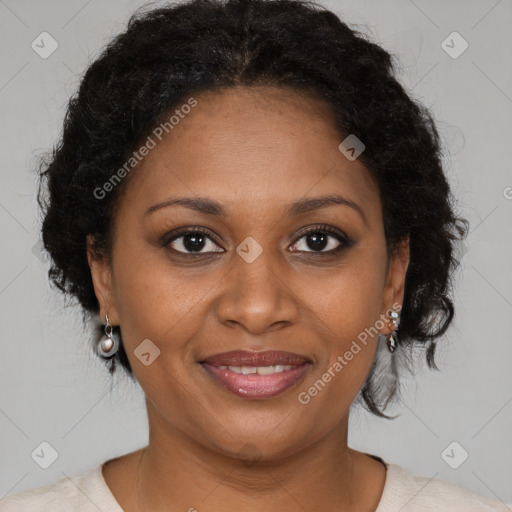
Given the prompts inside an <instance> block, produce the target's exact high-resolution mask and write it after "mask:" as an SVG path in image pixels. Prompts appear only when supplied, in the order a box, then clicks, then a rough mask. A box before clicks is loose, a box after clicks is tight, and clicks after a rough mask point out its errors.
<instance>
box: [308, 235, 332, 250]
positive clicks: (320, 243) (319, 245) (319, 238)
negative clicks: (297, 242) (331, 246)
mask: <svg viewBox="0 0 512 512" xmlns="http://www.w3.org/2000/svg"><path fill="white" fill-rule="evenodd" d="M307 238H308V240H313V243H312V244H310V243H309V241H308V246H309V248H310V249H313V250H315V251H321V250H322V249H325V247H326V245H327V236H326V235H325V234H321V233H320V234H319V233H313V234H310V235H308V237H307Z"/></svg>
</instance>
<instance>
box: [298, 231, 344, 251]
mask: <svg viewBox="0 0 512 512" xmlns="http://www.w3.org/2000/svg"><path fill="white" fill-rule="evenodd" d="M302 239H305V241H304V242H300V241H301V240H302ZM351 245H352V243H351V241H350V240H349V238H348V237H347V236H346V235H344V234H343V233H341V232H338V231H336V230H334V229H332V228H330V227H328V226H326V227H322V226H319V227H314V228H310V229H308V230H307V231H305V232H303V233H302V234H301V236H300V237H299V238H298V239H297V241H296V242H295V243H294V244H293V246H292V248H293V250H296V251H301V252H312V253H315V252H319V253H335V252H338V251H340V250H342V249H344V248H346V247H349V246H351Z"/></svg>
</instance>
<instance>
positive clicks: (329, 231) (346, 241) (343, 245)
mask: <svg viewBox="0 0 512 512" xmlns="http://www.w3.org/2000/svg"><path fill="white" fill-rule="evenodd" d="M312 233H315V234H316V233H322V234H325V235H329V236H332V237H333V238H336V240H338V242H340V245H339V246H338V247H336V248H335V249H331V250H329V251H294V252H302V253H305V254H315V255H321V256H332V255H336V254H338V253H340V252H341V251H342V250H344V249H348V248H350V247H352V245H353V241H352V240H351V239H350V238H348V237H347V236H346V235H345V234H344V233H342V232H340V231H337V230H335V229H333V228H331V227H330V226H327V225H318V226H313V227H310V228H308V229H306V230H304V231H303V232H301V233H300V234H299V235H298V237H297V238H296V239H295V241H294V242H293V244H292V246H295V245H296V244H297V243H298V242H299V241H300V240H301V239H302V238H304V237H306V236H307V235H310V234H312ZM194 234H201V235H205V236H206V237H207V238H209V239H210V240H211V241H212V242H214V243H216V244H217V242H216V240H215V237H213V236H212V234H211V233H210V232H209V231H208V230H207V229H205V228H201V227H192V228H187V229H185V230H183V231H180V232H179V233H176V234H174V235H173V236H172V237H171V238H169V239H166V240H164V241H163V243H162V246H163V247H168V246H169V245H170V244H171V243H172V242H174V241H175V240H178V239H179V238H182V237H184V236H187V235H194ZM217 245H218V244H217ZM171 250H172V251H173V252H175V253H177V254H179V255H186V256H192V257H199V256H204V255H206V254H216V253H218V252H221V251H213V252H204V253H201V252H197V253H193V252H183V251H177V250H175V249H172V248H171Z"/></svg>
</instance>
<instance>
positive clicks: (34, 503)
mask: <svg viewBox="0 0 512 512" xmlns="http://www.w3.org/2000/svg"><path fill="white" fill-rule="evenodd" d="M102 465H103V463H101V464H98V465H97V466H95V467H93V468H91V469H89V470H88V471H86V472H83V473H81V474H79V475H77V476H72V477H69V478H68V477H65V478H62V479H61V480H59V481H57V482H55V483H53V484H49V485H44V486H40V487H36V488H34V489H30V490H27V491H23V492H19V493H16V494H11V495H9V496H6V497H4V498H2V499H0V512H28V511H31V512H69V511H70V510H73V511H74V512H98V510H101V511H102V512H123V511H122V509H121V507H120V506H119V504H118V503H117V502H116V501H115V498H114V496H113V495H112V493H111V492H110V489H109V488H108V486H107V484H106V483H105V480H104V479H103V476H102V472H101V468H102Z"/></svg>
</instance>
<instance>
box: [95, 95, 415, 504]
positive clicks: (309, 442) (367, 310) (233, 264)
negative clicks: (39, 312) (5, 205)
mask: <svg viewBox="0 0 512 512" xmlns="http://www.w3.org/2000/svg"><path fill="white" fill-rule="evenodd" d="M196 99H197V101H198V105H197V106H196V107H195V108H194V109H192V112H191V113H190V114H188V115H187V116H186V117H185V118H184V119H183V120H181V122H180V124H179V125H177V126H176V127H175V128H174V129H173V130H172V131H171V132H170V133H169V134H167V135H165V137H164V138H163V139H162V141H161V142H159V143H158V145H157V146H156V147H155V148H154V149H153V150H151V151H150V153H149V154H148V155H147V156H146V157H145V158H144V160H143V161H142V162H141V163H140V164H139V165H138V167H137V168H136V169H135V170H134V171H132V172H133V173H134V174H133V175H130V178H129V180H128V182H127V183H125V184H124V185H125V187H124V190H123V194H122V196H121V199H120V203H119V209H118V210H117V212H116V215H115V218H114V234H115V238H114V243H113V248H112V264H111V265H110V264H109V263H108V261H107V259H106V258H101V257H100V256H98V255H95V254H93V252H92V250H91V249H90V242H91V240H92V239H91V238H90V237H89V239H88V242H89V249H88V255H89V265H90V269H91V275H92V278H93V283H94V289H95V293H96V296H97V298H98V301H99V303H100V316H101V319H102V320H103V321H104V319H105V314H106V313H108V316H109V321H110V323H111V324H112V325H120V326H121V330H122V335H123V343H124V346H125V348H126V352H127V354H128V357H129V360H130V363H131V365H132V367H133V369H134V372H135V375H136V378H137V380H138V382H139V383H140V385H141V387H142V389H143V390H144V393H145V395H146V405H147V413H148V421H149V444H148V446H147V447H145V448H143V449H141V450H137V451H136V452H132V453H129V454H127V455H124V456H122V457H118V458H117V459H113V460H111V461H110V462H109V463H108V464H106V465H105V466H104V467H103V475H104V478H105V481H106V482H107V485H108V486H109V487H110V489H111V490H112V492H113V494H114V496H115V498H116V499H117V501H118V502H119V503H120V505H121V506H122V507H123V509H124V510H125V511H127V512H135V511H149V510H151V511H152V512H159V511H164V510H165V511H167V512H169V511H178V510H179V511H186V510H193V509H192V508H191V507H194V508H195V509H197V510H198V511H199V512H201V511H212V512H215V511H221V510H222V511H223V512H231V511H239V510H251V511H256V512H257V511H262V512H263V511H266V512H268V511H269V510H280V511H294V512H299V511H300V512H304V510H306V511H313V510H337V511H340V512H352V511H354V512H355V511H358V512H365V511H368V512H371V511H375V509H376V507H377V505H378V503H379V501H380V498H381V495H382V490H383V488H384V483H385V478H386V472H385V467H384V466H383V465H382V464H381V463H379V462H378V461H376V460H374V459H372V458H370V457H368V456H367V455H364V454H363V453H361V452H358V451H355V450H353V449H351V448H349V447H348V446H347V433H348V418H349V408H350V405H351V403H352V402H353V401H354V398H355V397H356V395H357V393H358V391H359V390H360V388H361V387H362V385H363V384H364V381H365V379H366V377H367V375H368V372H369V370H370V367H371V364H372V362H373V360H374V358H375V354H376V349H377V336H376V335H374V336H371V337H369V338H368V342H367V344H366V345H363V344H361V343H360V344H359V345H360V346H361V350H360V351H359V352H358V353H357V355H355V356H354V358H353V359H352V360H351V361H350V362H349V363H348V364H346V366H345V367H344V368H343V370H342V371H340V372H338V373H337V374H336V376H335V377H334V378H332V380H331V381H330V382H329V383H328V384H327V385H326V386H325V387H324V389H322V390H321V392H319V393H318V394H317V395H316V396H315V397H313V398H312V399H311V401H310V402H309V403H308V404H302V403H300V402H299V401H298V398H297V396H298V394H299V393H300V392H301V391H307V390H308V389H309V388H310V387H311V386H312V385H313V384H314V383H315V382H316V381H317V380H318V379H320V378H321V377H322V375H323V374H324V373H325V372H326V371H327V370H328V369H329V368H330V367H332V366H333V364H334V363H335V361H336V360H337V358H338V356H340V355H343V354H344V353H345V352H346V351H347V350H349V348H350V347H351V345H352V342H353V341H354V340H357V336H358V335H359V334H360V333H361V332H363V331H364V330H365V329H366V328H369V327H371V326H375V325H376V322H377V320H379V319H382V318H384V317H383V315H385V313H386V311H388V310H389V309H390V308H392V307H393V305H394V304H399V305H401V304H402V302H403V293H404V283H405V276H406V272H407V267H408V264H409V243H408V240H406V241H405V242H404V243H403V244H402V246H401V248H400V251H399V252H398V253H397V255H396V256H395V257H394V258H391V257H390V258H389V259H388V255H387V253H386V246H385V238H384V226H383V219H382V204H381V202H380V197H379V190H378V188H377V185H376V183H375V182H374V181H373V179H372V177H371V175H370V173H369V171H368V170H367V169H366V168H365V167H364V166H363V165H362V163H360V162H359V161H358V160H357V159H356V160H354V161H349V160H348V159H347V158H346V157H345V156H344V155H343V154H342V153H341V152H340V151H339V149H338V146H339V144H340V142H341V141H342V140H343V139H344V137H343V136H341V135H340V134H339V133H338V132H337V131H336V129H335V127H334V122H333V118H332V114H331V112H330V110H329V108H328V106H327V105H326V104H324V102H322V101H321V100H318V99H314V98H312V97H308V96H306V95H304V94H299V93H297V92H294V91H291V90H289V89H286V88H283V89H281V88H276V87H259V88H245V87H242V86H238V87H236V88H233V89H230V90H224V91H222V92H207V93H202V94H201V95H198V96H196ZM334 193H335V194H340V195H342V196H344V197H346V198H348V199H350V200H351V201H353V202H355V203H357V204H358V205H359V206H360V207H361V209H362V210H363V212H364V216H365V218H366V220H364V219H363V217H362V216H361V215H360V214H359V213H358V212H357V211H356V210H355V209H352V208H350V207H348V206H344V205H330V206H328V207H324V208H322V209H317V210H313V211H309V212H304V213H302V214H300V215H296V216H287V215H285V213H284V207H285V205H288V204H290V203H293V202H295V201H297V200H299V199H302V198H304V197H319V196H324V195H327V194H334ZM185 196H187V197H190V196H207V197H208V198H210V199H214V200H216V201H218V202H219V203H221V204H222V205H223V206H224V207H225V208H226V209H227V212H228V215H227V216H226V217H225V218H221V217H217V216H215V215H211V214H205V213H200V212H197V211H193V210H191V209H189V208H186V207H184V206H181V205H173V206H169V207H166V208H162V209H160V210H158V211H156V212H154V213H153V214H150V215H144V212H145V211H146V210H147V209H148V208H149V207H151V206H153V205H155V204H157V203H160V202H162V201H164V200H166V199H168V198H171V197H185ZM318 224H327V225H328V226H330V227H332V228H334V229H335V230H336V229H337V230H339V231H341V232H342V233H345V234H346V235H347V236H348V237H349V238H350V239H351V240H353V241H354V244H353V245H352V246H350V247H345V248H344V249H343V250H342V251H341V252H340V253H339V254H338V255H331V256H322V255H321V252H324V253H325V252H326V251H328V250H330V249H334V248H336V247H338V246H339V245H340V242H339V240H337V239H336V238H335V237H333V236H332V235H329V239H328V240H329V242H328V245H326V246H325V247H324V248H320V249H318V248H315V245H311V243H308V241H309V242H311V237H307V236H303V235H302V234H301V232H299V231H300V230H302V228H304V227H306V226H310V227H315V226H316V225H318ZM192 226H201V227H204V228H207V229H208V230H209V231H210V232H211V233H212V235H213V237H212V238H211V239H208V238H206V239H205V245H204V246H202V247H199V249H198V251H199V252H200V253H202V254H203V255H202V256H199V257H196V258H195V259H194V256H191V255H190V251H187V248H186V247H185V246H184V245H183V242H184V238H183V237H182V238H180V239H178V240H175V241H174V242H173V243H172V244H171V245H169V246H167V247H162V246H159V244H158V242H159V240H161V239H162V238H163V237H164V236H165V235H168V234H170V233H171V231H175V230H177V229H178V228H188V227H192ZM320 231H321V230H320ZM215 236H216V238H214V237H215ZM249 236H250V237H252V238H254V239H255V240H256V241H257V242H258V243H259V245H260V246H261V248H262V250H263V252H262V253H261V255H260V256H259V257H258V258H257V259H256V260H255V261H253V262H252V263H247V262H246V261H245V260H244V259H243V258H242V257H240V256H239V254H238V253H237V252H236V248H237V247H238V246H239V245H240V244H241V243H242V242H243V241H244V240H245V239H246V238H247V237H249ZM168 238H170V237H168ZM188 240H190V238H189V239H188ZM341 244H343V242H341ZM173 249H174V251H173ZM179 251H181V253H180V252H179ZM214 251H220V252H214ZM392 330H393V327H392V325H391V324H390V323H389V320H385V322H384V325H383V326H382V325H381V328H379V331H380V332H381V333H383V334H389V333H391V332H392ZM145 339H150V340H151V341H152V342H153V343H154V344H155V345H156V346H157V347H158V348H159V350H160V355H159V356H158V357H157V358H156V359H155V360H154V361H153V362H152V363H151V364H150V365H147V366H146V365H144V364H143V363H142V362H141V361H140V360H139V359H138V358H137V357H136V356H135V355H134V350H135V349H136V348H137V346H138V345H139V344H140V343H141V342H142V341H143V340H145ZM234 349H245V350H256V351H260V350H267V349H277V350H285V351H286V350H288V351H291V352H297V353H299V354H303V355H305V356H307V357H308V358H310V359H311V360H312V361H313V364H312V366H311V368H310V369H309V370H308V373H307V374H306V375H305V377H304V379H303V380H302V381H301V382H300V383H299V384H298V385H296V386H295V387H293V388H292V389H289V390H287V391H286V392H284V393H282V394H280V395H278V396H275V397H272V398H267V399H263V400H248V399H245V398H241V397H238V396H236V395H234V394H233V393H231V392H229V391H227V390H226V389H224V388H223V387H221V386H220V385H218V384H216V383H215V382H214V381H213V380H212V379H211V378H210V377H209V375H207V374H206V373H205V371H204V370H203V368H202V367H201V366H200V364H199V363H198V361H200V360H202V359H204V358H205V357H207V356H210V355H213V354H216V353H219V352H224V351H229V350H234Z"/></svg>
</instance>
